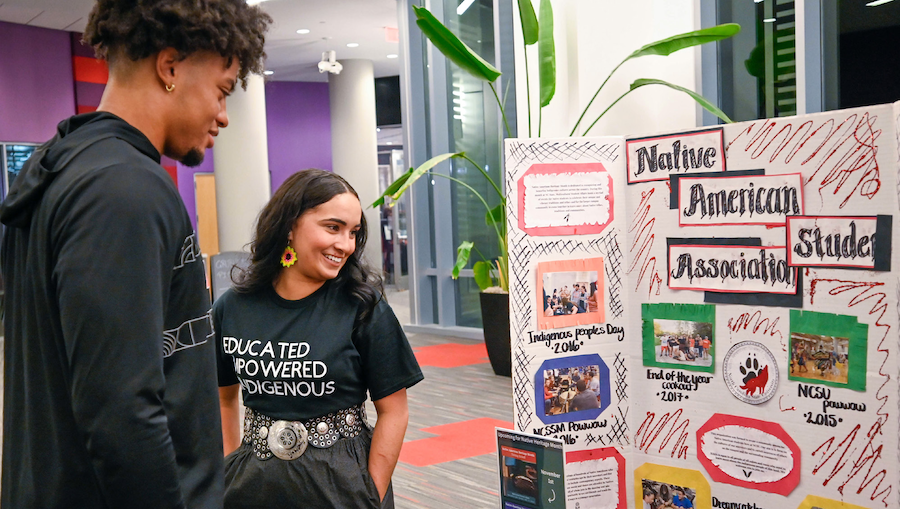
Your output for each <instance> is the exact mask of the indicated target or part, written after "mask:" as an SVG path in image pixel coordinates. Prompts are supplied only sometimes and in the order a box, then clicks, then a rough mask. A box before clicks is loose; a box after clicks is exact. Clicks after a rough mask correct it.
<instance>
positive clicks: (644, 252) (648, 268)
mask: <svg viewBox="0 0 900 509" xmlns="http://www.w3.org/2000/svg"><path fill="white" fill-rule="evenodd" d="M655 191H656V189H655V188H651V189H650V190H648V191H645V192H642V193H641V202H640V203H639V204H638V208H637V210H636V211H635V213H634V215H633V216H632V217H634V219H633V220H632V222H631V226H630V227H629V228H628V232H629V233H634V232H635V231H637V233H636V234H635V236H634V240H632V242H631V246H629V248H628V251H629V252H630V253H631V254H632V255H633V256H632V257H631V259H632V260H633V261H632V263H631V267H629V268H628V272H627V273H628V274H631V272H632V271H633V270H634V268H635V267H636V266H637V265H638V264H640V265H641V272H640V274H639V276H638V280H637V284H636V285H635V287H634V291H635V292H636V291H638V288H640V286H641V282H642V281H643V280H644V276H648V275H649V277H650V282H649V285H648V287H647V296H648V297H649V296H650V295H652V294H653V288H654V287H656V295H659V290H660V287H661V286H660V285H662V282H663V281H662V278H660V277H659V271H658V270H656V257H655V256H650V250H651V248H652V247H653V243H654V242H655V241H656V234H654V233H653V227H654V226H655V225H656V217H651V216H650V198H651V197H652V196H653V193H654V192H655ZM635 251H637V254H635Z"/></svg>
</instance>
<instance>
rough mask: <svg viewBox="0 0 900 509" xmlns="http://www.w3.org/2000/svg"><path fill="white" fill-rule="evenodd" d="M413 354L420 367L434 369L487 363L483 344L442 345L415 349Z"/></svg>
mask: <svg viewBox="0 0 900 509" xmlns="http://www.w3.org/2000/svg"><path fill="white" fill-rule="evenodd" d="M415 353H416V360H418V361H419V365H420V366H433V367H436V368H458V367H460V366H470V365H472V364H484V363H486V362H489V360H488V356H487V349H486V348H485V347H484V343H477V344H474V345H461V344H459V343H444V344H441V345H434V346H424V347H422V348H416V349H415Z"/></svg>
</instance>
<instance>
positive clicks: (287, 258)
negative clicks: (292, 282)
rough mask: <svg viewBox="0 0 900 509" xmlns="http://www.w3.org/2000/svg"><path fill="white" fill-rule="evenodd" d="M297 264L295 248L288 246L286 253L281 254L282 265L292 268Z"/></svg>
mask: <svg viewBox="0 0 900 509" xmlns="http://www.w3.org/2000/svg"><path fill="white" fill-rule="evenodd" d="M296 262H297V252H296V251H294V248H292V247H291V245H290V244H288V246H287V247H286V248H284V253H282V254H281V265H282V266H284V267H290V266H291V265H293V264H294V263H296Z"/></svg>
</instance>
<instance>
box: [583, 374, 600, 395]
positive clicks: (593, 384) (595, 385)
mask: <svg viewBox="0 0 900 509" xmlns="http://www.w3.org/2000/svg"><path fill="white" fill-rule="evenodd" d="M585 380H586V381H587V388H588V389H590V390H592V391H594V394H600V377H599V376H597V375H596V374H594V373H591V374H590V375H588V376H587V378H586V379H585Z"/></svg>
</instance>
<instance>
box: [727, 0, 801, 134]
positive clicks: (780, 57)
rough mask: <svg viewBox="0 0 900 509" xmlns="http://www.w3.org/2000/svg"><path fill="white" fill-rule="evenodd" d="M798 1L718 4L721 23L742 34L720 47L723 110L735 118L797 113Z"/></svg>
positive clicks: (743, 0) (732, 0) (729, 0)
mask: <svg viewBox="0 0 900 509" xmlns="http://www.w3.org/2000/svg"><path fill="white" fill-rule="evenodd" d="M795 14H796V10H795V6H794V0H763V1H760V2H753V1H750V0H718V1H717V17H718V19H717V22H718V23H738V24H740V25H741V27H742V30H741V33H740V34H738V35H737V36H735V37H733V38H731V39H727V40H725V41H722V42H720V43H719V73H720V75H719V78H720V82H721V92H722V94H721V95H722V110H723V111H724V112H725V113H726V114H727V115H728V116H729V117H731V118H732V119H733V120H735V121H743V120H755V119H758V118H772V117H785V116H790V115H796V113H797V60H796V33H795V29H796V16H795Z"/></svg>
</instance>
